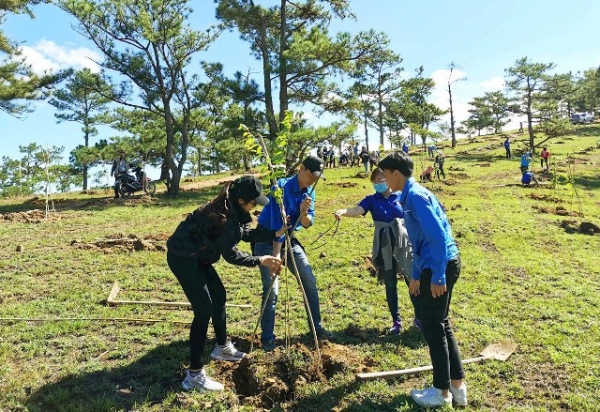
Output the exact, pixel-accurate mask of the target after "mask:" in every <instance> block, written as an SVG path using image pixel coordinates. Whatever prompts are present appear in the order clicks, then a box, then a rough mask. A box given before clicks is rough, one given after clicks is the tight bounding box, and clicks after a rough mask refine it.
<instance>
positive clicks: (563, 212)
mask: <svg viewBox="0 0 600 412" xmlns="http://www.w3.org/2000/svg"><path fill="white" fill-rule="evenodd" d="M533 208H534V209H536V210H539V211H540V212H542V213H548V214H551V215H558V216H576V217H580V216H583V214H581V213H579V212H577V211H576V210H567V209H566V208H565V207H564V206H556V207H544V206H537V205H534V206H533Z"/></svg>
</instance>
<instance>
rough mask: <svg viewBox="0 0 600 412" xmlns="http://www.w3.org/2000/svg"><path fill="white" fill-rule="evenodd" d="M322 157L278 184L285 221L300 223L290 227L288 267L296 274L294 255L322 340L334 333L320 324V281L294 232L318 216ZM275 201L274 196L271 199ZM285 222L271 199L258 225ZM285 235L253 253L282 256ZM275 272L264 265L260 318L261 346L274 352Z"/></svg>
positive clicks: (310, 158)
mask: <svg viewBox="0 0 600 412" xmlns="http://www.w3.org/2000/svg"><path fill="white" fill-rule="evenodd" d="M323 168H324V165H323V160H321V159H320V158H318V157H315V156H308V157H307V158H306V159H304V161H303V162H302V164H301V165H300V170H299V171H298V173H297V174H295V175H294V176H292V177H286V178H282V179H279V180H278V181H277V185H278V186H279V187H280V188H282V189H283V207H284V210H285V216H286V220H287V222H288V223H290V224H294V223H296V222H298V225H297V226H296V227H294V228H291V231H292V234H291V236H292V237H291V239H290V240H291V244H292V250H291V252H292V253H291V254H288V259H286V263H287V266H288V268H289V269H290V270H291V271H292V273H295V267H294V264H293V263H292V262H291V258H292V256H293V259H294V261H295V262H296V266H297V268H298V272H299V273H298V275H299V277H300V280H302V286H303V287H304V291H305V292H306V296H307V298H308V306H309V309H310V313H311V315H312V318H313V322H314V324H315V329H316V332H317V336H318V337H319V338H320V339H332V338H333V337H334V336H333V334H332V333H331V332H329V331H327V330H326V329H325V328H324V327H323V325H322V324H321V309H320V304H319V291H318V290H317V280H316V278H315V275H314V274H313V271H312V268H311V266H310V263H309V261H308V258H307V256H306V253H305V251H304V248H303V247H302V245H301V244H300V242H299V241H298V239H297V238H296V237H295V236H294V235H293V232H294V231H297V230H301V229H302V228H308V227H310V226H312V224H313V223H314V218H315V205H314V202H315V193H314V188H313V187H312V186H313V185H315V184H316V182H317V180H318V179H319V178H323V177H322V173H323ZM271 200H273V199H271ZM285 224H286V223H285V222H283V220H282V217H281V211H280V205H279V204H277V202H275V201H271V202H270V203H269V204H268V205H267V206H266V207H265V208H264V209H263V211H262V213H261V214H260V216H259V218H258V225H259V227H261V228H267V229H269V230H272V231H273V230H276V231H280V230H281V228H282V227H284V225H285ZM284 241H285V237H284V236H281V237H280V238H278V239H275V240H273V241H272V242H256V243H255V244H254V245H253V252H254V255H273V256H276V257H280V256H281V252H282V246H283V244H284ZM273 273H274V272H271V271H269V269H268V268H265V267H261V268H260V274H261V279H262V285H263V303H264V302H265V300H266V306H265V311H264V314H263V316H262V319H261V329H262V332H261V343H262V348H263V349H264V350H266V351H271V350H273V349H274V348H275V337H276V336H275V333H274V330H275V307H276V305H277V296H278V294H279V280H278V279H277V278H276V279H275V280H274V282H273V287H272V288H271V291H270V293H269V289H270V286H271V279H272V275H273Z"/></svg>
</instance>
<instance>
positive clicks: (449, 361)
mask: <svg viewBox="0 0 600 412" xmlns="http://www.w3.org/2000/svg"><path fill="white" fill-rule="evenodd" d="M459 275H460V257H456V258H454V259H452V260H450V261H449V262H448V264H447V265H446V289H447V290H446V293H445V294H444V295H443V296H440V297H437V298H435V299H434V298H433V297H432V296H431V289H430V286H431V269H424V270H423V272H422V273H421V284H420V294H419V303H420V306H421V322H422V324H423V333H424V334H425V339H426V340H427V344H428V345H429V355H430V356H431V364H432V365H433V386H435V387H436V388H438V389H448V388H450V380H451V379H464V377H465V372H464V370H463V367H462V361H461V359H460V352H459V350H458V343H457V341H456V337H455V336H454V332H453V330H452V327H451V326H450V321H449V320H448V310H449V308H450V300H451V298H452V289H453V288H454V284H455V283H456V281H457V280H458V277H459Z"/></svg>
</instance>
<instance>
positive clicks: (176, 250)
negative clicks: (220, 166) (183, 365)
mask: <svg viewBox="0 0 600 412" xmlns="http://www.w3.org/2000/svg"><path fill="white" fill-rule="evenodd" d="M262 191H263V188H262V184H261V182H260V180H259V179H258V178H256V177H254V176H252V175H244V176H242V177H240V178H238V179H236V180H235V181H233V182H227V183H226V184H225V186H224V187H223V190H222V191H221V194H219V196H217V197H216V198H215V199H213V200H212V201H210V202H209V203H208V204H206V205H204V206H201V207H199V208H198V209H196V210H194V211H193V212H192V213H191V214H189V215H188V217H187V218H186V219H185V220H184V221H183V222H181V223H180V224H179V226H178V227H177V229H176V230H175V233H173V235H172V236H171V237H170V238H169V240H168V241H167V249H168V252H167V262H168V264H169V268H170V269H171V271H172V272H173V274H174V275H175V277H176V278H177V280H178V281H179V283H180V284H181V287H182V288H183V291H184V292H185V295H186V296H187V298H188V300H189V301H190V303H191V305H192V309H193V310H194V320H193V321H192V325H191V327H190V335H189V336H190V338H189V339H190V341H189V343H190V365H189V369H188V371H187V372H186V376H185V379H184V381H183V383H182V386H183V388H184V389H185V390H194V389H195V390H199V391H222V390H223V385H222V384H221V383H219V382H217V381H215V380H213V379H211V378H210V377H209V376H207V374H206V372H205V370H204V367H203V366H204V365H203V363H202V351H203V350H204V345H205V344H206V333H207V329H208V323H209V321H210V319H211V318H212V322H213V328H214V330H215V335H216V338H217V343H216V345H215V348H214V350H213V351H212V353H211V357H212V358H213V359H218V360H224V361H231V362H238V361H240V360H241V359H242V358H243V357H244V356H245V355H246V354H245V353H244V352H241V351H239V350H237V349H236V348H235V346H234V345H233V343H232V342H231V340H230V339H229V338H228V336H227V323H226V313H225V301H226V299H227V295H226V291H225V287H224V286H223V283H221V279H220V278H219V275H218V274H217V272H216V271H215V268H214V267H213V264H215V263H216V262H217V261H218V260H219V259H220V258H221V256H223V258H224V259H225V260H226V261H227V262H228V263H231V264H234V265H238V266H246V267H255V266H259V265H262V266H264V267H265V268H266V269H267V270H269V271H270V272H271V274H272V276H273V274H274V273H277V271H278V270H279V268H280V267H281V260H280V259H279V258H278V257H274V256H269V255H262V256H252V255H251V254H248V253H246V252H243V251H241V250H239V249H238V248H237V244H238V242H239V241H240V240H243V241H245V242H272V241H273V240H274V239H278V238H279V237H280V236H282V234H283V233H284V232H285V230H287V229H289V227H288V226H284V227H283V228H281V229H280V230H279V231H278V232H276V231H271V230H268V229H266V228H262V229H250V228H249V226H248V225H249V223H250V222H252V217H251V216H250V211H251V210H252V209H254V208H255V207H256V205H257V204H259V205H262V206H264V205H266V204H268V203H269V200H268V198H267V197H266V196H265V195H263V193H262Z"/></svg>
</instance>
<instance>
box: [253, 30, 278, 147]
mask: <svg viewBox="0 0 600 412" xmlns="http://www.w3.org/2000/svg"><path fill="white" fill-rule="evenodd" d="M266 39H267V28H266V23H265V21H264V20H263V21H262V24H261V26H260V35H259V39H258V41H259V43H260V53H261V55H262V64H263V83H264V87H265V111H266V115H267V123H268V124H269V134H270V135H271V138H273V139H274V138H275V136H276V135H277V133H278V132H279V126H278V123H277V120H275V107H274V105H273V88H272V86H271V63H270V62H269V50H268V46H267V40H266Z"/></svg>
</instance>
